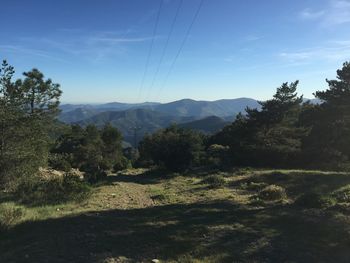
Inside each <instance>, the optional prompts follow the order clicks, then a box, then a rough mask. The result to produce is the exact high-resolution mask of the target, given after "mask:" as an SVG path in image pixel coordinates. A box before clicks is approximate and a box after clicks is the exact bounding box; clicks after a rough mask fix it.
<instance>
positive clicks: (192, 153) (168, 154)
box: [139, 125, 204, 171]
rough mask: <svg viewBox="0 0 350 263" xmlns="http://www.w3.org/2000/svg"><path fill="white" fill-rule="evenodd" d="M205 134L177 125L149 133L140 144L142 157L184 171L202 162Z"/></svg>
mask: <svg viewBox="0 0 350 263" xmlns="http://www.w3.org/2000/svg"><path fill="white" fill-rule="evenodd" d="M203 148H204V145H203V135H201V134H200V133H198V132H195V131H192V130H185V129H181V128H178V127H177V126H174V125H173V126H171V127H169V128H166V129H163V130H160V131H158V132H156V133H154V134H152V135H147V136H145V138H144V139H143V140H142V141H141V143H140V146H139V151H140V158H141V159H142V160H151V161H152V162H153V163H154V164H156V165H161V166H165V167H166V168H167V169H169V170H172V171H183V170H185V169H187V168H189V167H191V166H193V165H195V164H198V163H199V162H200V158H201V155H202V154H203Z"/></svg>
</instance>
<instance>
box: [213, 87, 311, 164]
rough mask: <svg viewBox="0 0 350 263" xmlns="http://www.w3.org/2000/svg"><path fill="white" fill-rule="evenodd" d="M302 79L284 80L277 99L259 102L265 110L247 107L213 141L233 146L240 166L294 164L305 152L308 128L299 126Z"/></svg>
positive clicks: (234, 158)
mask: <svg viewBox="0 0 350 263" xmlns="http://www.w3.org/2000/svg"><path fill="white" fill-rule="evenodd" d="M297 85H298V81H296V82H293V83H291V84H288V83H283V84H282V86H281V87H280V88H278V89H277V91H276V94H275V95H274V97H273V99H271V100H267V101H265V102H259V103H260V105H261V110H257V109H250V108H247V109H246V115H243V114H239V115H238V116H237V118H236V120H235V121H234V122H233V123H232V124H231V125H230V126H228V127H226V128H224V129H223V131H222V132H220V133H218V134H216V135H215V136H214V137H213V138H212V139H211V140H210V141H211V143H219V144H222V145H227V146H229V147H230V151H231V156H232V161H233V162H234V163H236V164H237V165H251V166H281V167H283V166H290V165H291V164H292V163H293V160H295V157H296V156H297V155H298V153H299V152H300V151H301V140H302V138H303V136H305V133H306V130H305V129H304V128H303V127H298V126H297V122H298V116H299V112H300V109H301V102H302V97H298V95H297V93H296V89H297Z"/></svg>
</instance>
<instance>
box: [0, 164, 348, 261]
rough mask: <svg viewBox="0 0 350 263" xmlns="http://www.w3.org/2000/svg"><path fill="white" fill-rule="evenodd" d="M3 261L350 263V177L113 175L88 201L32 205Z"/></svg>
mask: <svg viewBox="0 0 350 263" xmlns="http://www.w3.org/2000/svg"><path fill="white" fill-rule="evenodd" d="M0 205H2V206H8V207H10V206H11V207H15V208H17V209H18V211H20V212H19V214H20V216H18V219H16V220H15V221H14V222H13V226H12V227H11V228H10V229H9V230H7V231H5V232H1V233H0V255H1V256H0V262H110V263H112V262H151V260H152V259H158V260H159V262H349V261H350V249H349V248H350V175H349V174H346V173H335V172H320V171H299V170H252V169H237V170H233V171H230V172H211V173H208V172H205V171H196V172H192V173H187V174H177V173H172V174H167V173H163V172H161V171H153V172H151V171H147V170H142V169H139V170H129V171H126V172H123V173H120V174H118V175H111V176H109V177H108V180H107V181H106V182H103V183H101V184H99V185H97V186H96V187H94V189H93V194H92V195H91V197H89V199H87V200H86V201H84V202H82V203H66V204H62V205H47V206H24V205H22V204H19V203H17V202H16V201H15V200H14V199H13V198H11V196H8V195H6V194H5V193H2V194H1V196H0Z"/></svg>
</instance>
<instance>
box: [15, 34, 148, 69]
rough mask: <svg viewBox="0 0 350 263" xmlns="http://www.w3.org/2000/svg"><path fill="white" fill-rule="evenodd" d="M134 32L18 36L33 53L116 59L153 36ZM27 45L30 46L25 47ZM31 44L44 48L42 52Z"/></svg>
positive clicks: (46, 55)
mask: <svg viewBox="0 0 350 263" xmlns="http://www.w3.org/2000/svg"><path fill="white" fill-rule="evenodd" d="M129 34H130V32H129V31H127V32H85V31H83V30H76V29H74V30H67V29H65V30H59V31H58V32H56V34H55V35H51V36H45V37H41V38H34V37H22V38H19V39H18V43H19V45H16V46H14V45H12V47H16V48H18V49H19V48H21V50H20V51H21V52H27V53H28V54H31V55H33V56H42V57H46V58H50V57H52V56H53V55H52V54H55V55H57V56H59V57H61V56H62V55H63V56H64V55H70V56H79V59H85V60H88V61H92V62H98V61H102V60H106V59H112V58H115V57H117V56H121V55H124V54H126V53H127V52H128V50H129V49H130V48H131V47H132V45H135V44H138V43H143V42H146V41H150V40H151V39H152V37H139V36H138V37H132V36H130V35H129ZM16 44H17V43H16ZM24 47H26V48H24ZM30 47H36V48H37V47H40V49H41V50H40V52H39V51H38V50H36V49H31V48H30Z"/></svg>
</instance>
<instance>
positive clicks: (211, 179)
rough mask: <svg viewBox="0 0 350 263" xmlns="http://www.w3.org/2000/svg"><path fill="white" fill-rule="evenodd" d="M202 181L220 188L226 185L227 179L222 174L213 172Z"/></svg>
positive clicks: (212, 186)
mask: <svg viewBox="0 0 350 263" xmlns="http://www.w3.org/2000/svg"><path fill="white" fill-rule="evenodd" d="M202 183H204V184H208V185H210V187H211V188H218V187H222V186H224V185H225V184H226V181H225V178H224V177H223V176H222V175H218V174H213V175H209V176H207V177H205V178H204V179H203V180H202Z"/></svg>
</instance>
